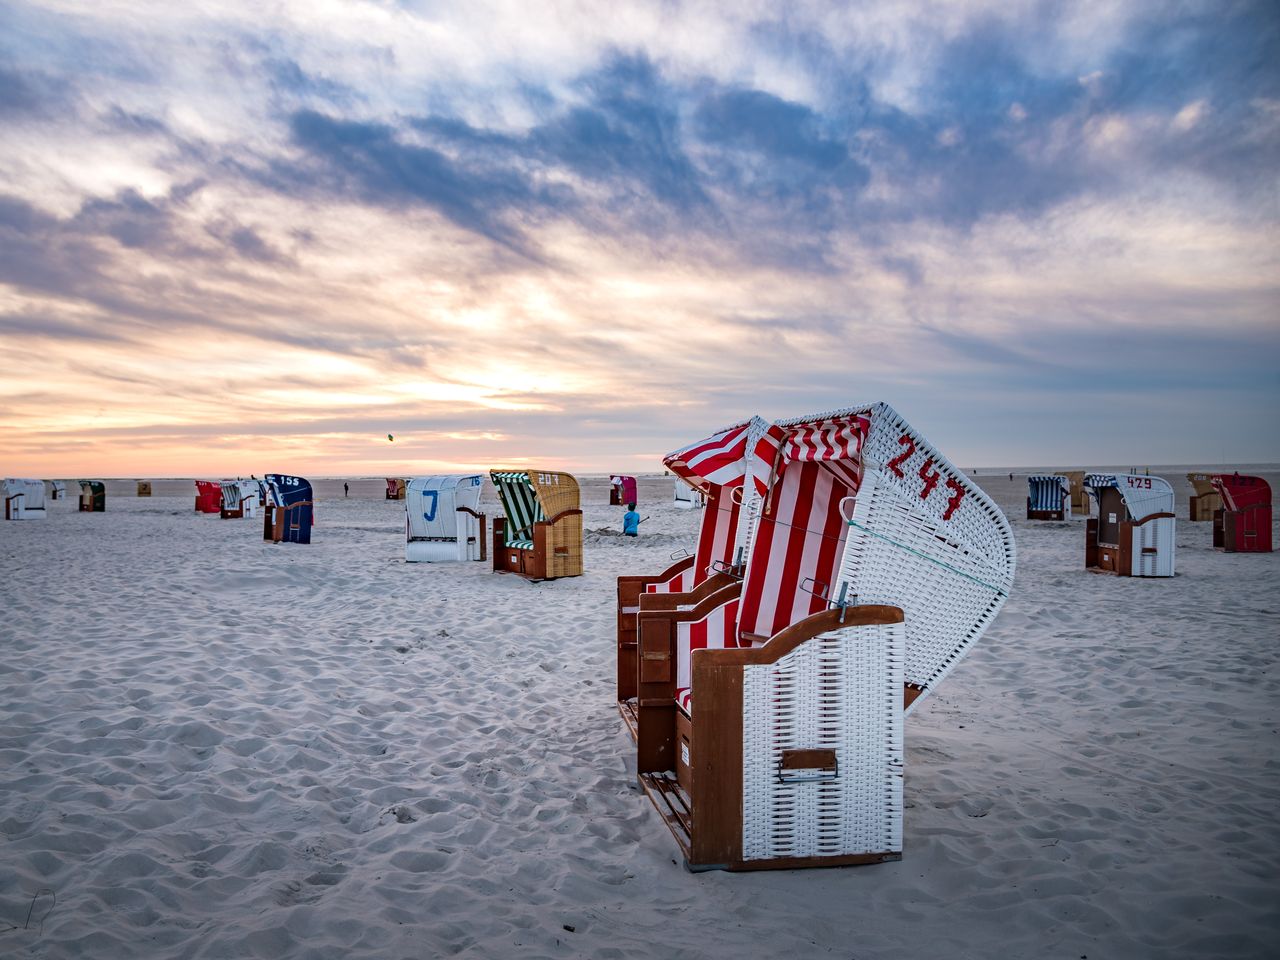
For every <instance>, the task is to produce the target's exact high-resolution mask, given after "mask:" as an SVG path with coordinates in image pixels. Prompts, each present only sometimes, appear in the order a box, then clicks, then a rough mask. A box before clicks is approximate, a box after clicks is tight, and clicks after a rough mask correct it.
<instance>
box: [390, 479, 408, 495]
mask: <svg viewBox="0 0 1280 960" xmlns="http://www.w3.org/2000/svg"><path fill="white" fill-rule="evenodd" d="M405 488H406V482H405V480H404V479H403V478H401V477H387V499H388V500H403V499H404V498H405Z"/></svg>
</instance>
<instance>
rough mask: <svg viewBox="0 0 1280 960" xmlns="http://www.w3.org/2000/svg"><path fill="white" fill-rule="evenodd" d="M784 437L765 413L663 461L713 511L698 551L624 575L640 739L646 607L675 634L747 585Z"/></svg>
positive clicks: (626, 706)
mask: <svg viewBox="0 0 1280 960" xmlns="http://www.w3.org/2000/svg"><path fill="white" fill-rule="evenodd" d="M781 441H782V433H781V431H778V430H776V429H775V428H773V427H772V426H771V425H770V424H769V422H768V421H766V420H764V419H763V418H761V417H752V418H751V419H750V420H745V421H743V422H741V423H737V424H734V425H732V426H729V427H726V428H724V429H723V430H718V431H716V433H714V434H712V435H711V436H710V437H708V438H707V439H705V440H699V441H698V442H697V443H691V444H688V445H687V446H684V447H681V448H680V449H679V450H675V451H673V452H672V453H669V454H667V456H666V457H664V458H663V465H664V466H665V467H666V468H667V469H668V470H670V471H672V472H673V473H674V474H675V476H676V482H677V483H680V484H684V485H685V486H687V487H689V488H690V489H693V490H697V491H698V493H699V495H700V497H702V498H703V499H704V500H705V502H706V508H705V509H704V511H703V514H702V523H701V525H700V527H699V530H698V542H697V545H696V546H695V548H694V554H693V555H692V556H687V557H680V558H673V559H675V562H674V563H673V564H672V565H671V566H669V567H668V568H667V569H666V570H664V571H662V573H660V574H657V575H652V576H625V577H619V578H618V586H617V651H618V653H617V680H616V691H617V703H618V712H619V713H620V714H621V715H622V718H623V720H624V721H625V722H626V725H627V732H628V733H630V734H631V736H632V738H633V739H634V738H635V737H636V730H637V725H638V719H637V709H638V704H637V699H636V698H637V695H638V692H639V683H640V680H639V673H638V670H639V666H638V661H637V643H638V617H639V614H640V611H641V610H642V609H643V610H646V611H648V612H650V613H651V614H653V615H655V616H665V617H666V619H667V626H666V629H667V631H668V632H671V631H673V630H674V629H675V627H674V623H675V621H674V619H672V618H673V617H675V616H676V615H678V614H679V613H680V612H681V611H683V610H686V609H688V608H690V607H693V606H696V605H697V604H698V603H700V602H701V601H702V600H704V599H705V598H706V597H707V596H709V595H710V594H711V593H714V592H715V591H717V590H719V589H721V588H723V587H726V586H731V585H735V584H738V583H740V582H741V580H742V572H743V568H744V566H745V562H746V560H745V558H746V556H747V554H748V553H749V552H750V549H751V535H752V533H753V532H754V530H755V523H754V519H755V517H757V516H758V514H759V508H760V504H761V502H762V500H763V497H764V494H765V492H766V491H767V489H768V480H769V475H770V471H771V470H772V469H773V462H774V460H775V458H776V455H777V451H778V445H779V444H780V443H781ZM744 507H745V513H744ZM743 517H746V518H747V521H746V522H745V523H743V522H741V520H742V518H743ZM651 629H657V628H656V627H653V628H651Z"/></svg>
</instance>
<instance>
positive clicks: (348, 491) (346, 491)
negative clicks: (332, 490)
mask: <svg viewBox="0 0 1280 960" xmlns="http://www.w3.org/2000/svg"><path fill="white" fill-rule="evenodd" d="M342 495H343V496H344V497H347V496H350V495H351V488H350V487H349V486H347V484H346V483H345V482H344V483H343V484H342Z"/></svg>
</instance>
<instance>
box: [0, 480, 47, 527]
mask: <svg viewBox="0 0 1280 960" xmlns="http://www.w3.org/2000/svg"><path fill="white" fill-rule="evenodd" d="M4 518H5V519H6V520H43V519H45V506H44V481H43V480H27V479H22V478H16V477H9V478H8V479H6V480H5V482H4Z"/></svg>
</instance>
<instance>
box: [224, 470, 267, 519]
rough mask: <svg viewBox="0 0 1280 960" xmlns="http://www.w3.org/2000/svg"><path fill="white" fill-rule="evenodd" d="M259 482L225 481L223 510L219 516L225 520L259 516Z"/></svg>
mask: <svg viewBox="0 0 1280 960" xmlns="http://www.w3.org/2000/svg"><path fill="white" fill-rule="evenodd" d="M257 507H258V482H257V481H256V480H223V481H222V508H221V510H220V511H219V516H220V517H222V519H223V520H229V519H233V518H235V519H239V518H241V517H254V516H257V512H258V510H257Z"/></svg>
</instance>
